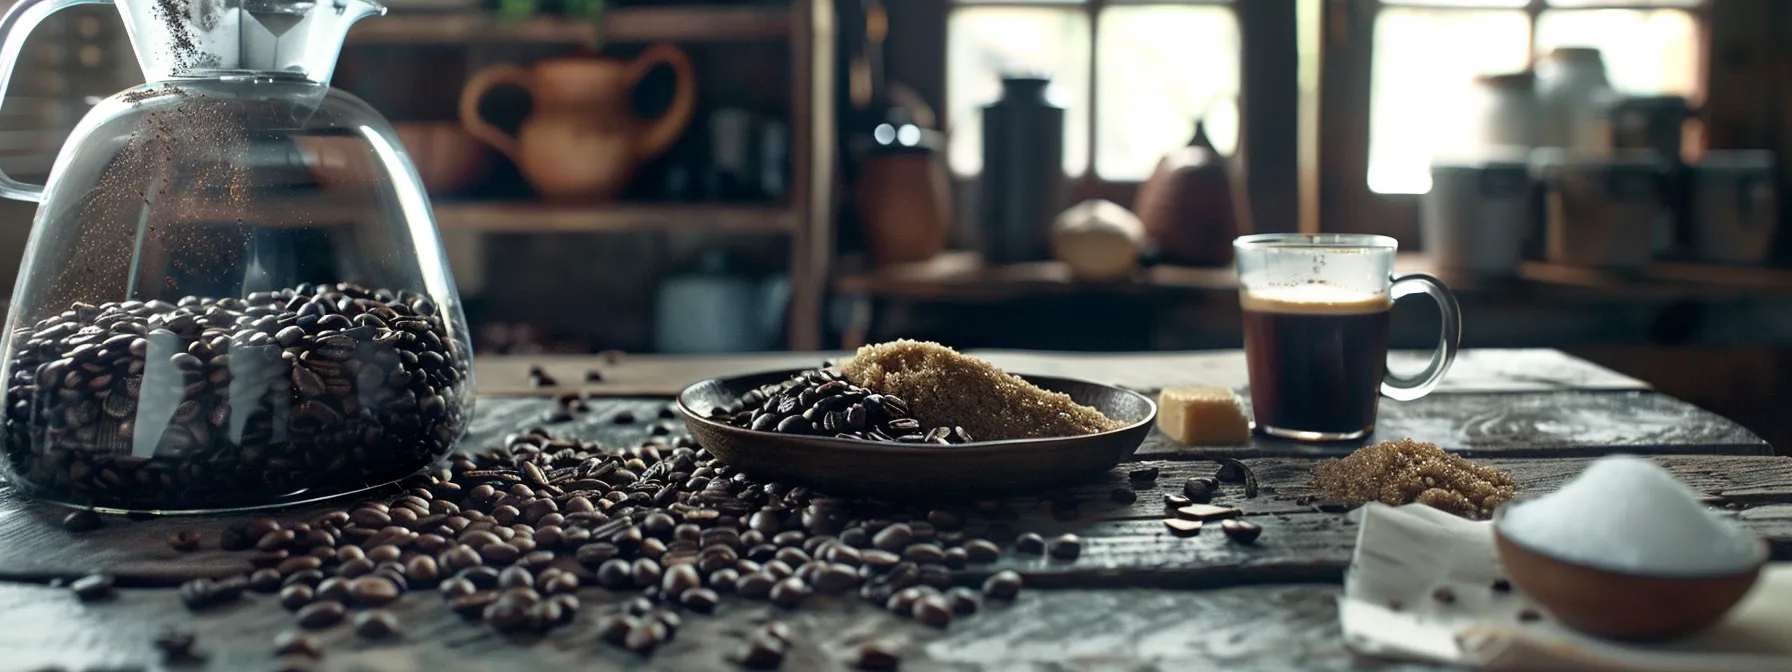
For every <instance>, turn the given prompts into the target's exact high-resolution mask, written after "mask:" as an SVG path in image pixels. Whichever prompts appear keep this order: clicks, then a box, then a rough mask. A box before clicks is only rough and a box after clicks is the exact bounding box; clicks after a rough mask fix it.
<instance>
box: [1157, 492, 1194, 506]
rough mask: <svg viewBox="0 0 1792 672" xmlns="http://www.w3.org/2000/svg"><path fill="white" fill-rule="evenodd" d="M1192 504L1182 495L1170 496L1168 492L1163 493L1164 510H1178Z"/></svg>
mask: <svg viewBox="0 0 1792 672" xmlns="http://www.w3.org/2000/svg"><path fill="white" fill-rule="evenodd" d="M1193 503H1194V501H1193V500H1190V499H1189V498H1187V497H1184V496H1182V495H1177V494H1171V493H1168V492H1166V493H1164V508H1166V509H1172V510H1174V509H1179V508H1182V507H1184V506H1188V505H1190V504H1193Z"/></svg>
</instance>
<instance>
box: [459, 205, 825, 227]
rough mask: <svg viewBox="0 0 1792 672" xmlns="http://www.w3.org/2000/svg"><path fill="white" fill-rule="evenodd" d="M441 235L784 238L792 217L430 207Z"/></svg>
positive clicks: (739, 209) (654, 209)
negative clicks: (715, 234) (449, 232)
mask: <svg viewBox="0 0 1792 672" xmlns="http://www.w3.org/2000/svg"><path fill="white" fill-rule="evenodd" d="M434 207H435V214H436V225H437V226H439V227H441V228H442V229H443V230H460V231H488V232H494V233H551V232H628V231H707V232H720V233H784V232H790V231H794V230H795V229H796V223H797V218H796V214H795V213H794V212H792V211H791V209H790V208H787V207H784V206H780V205H684V204H670V203H668V204H614V205H554V204H549V203H504V202H455V201H437V202H435V203H434Z"/></svg>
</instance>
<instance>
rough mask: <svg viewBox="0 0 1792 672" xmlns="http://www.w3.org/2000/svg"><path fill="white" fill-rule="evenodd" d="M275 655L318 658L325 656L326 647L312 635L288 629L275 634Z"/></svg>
mask: <svg viewBox="0 0 1792 672" xmlns="http://www.w3.org/2000/svg"><path fill="white" fill-rule="evenodd" d="M274 655H277V656H300V657H304V658H311V659H317V658H322V657H324V648H323V646H322V645H320V644H318V643H317V640H315V639H312V638H311V636H310V635H306V634H305V633H302V632H299V631H297V630H286V631H283V632H281V633H280V634H278V635H275V636H274Z"/></svg>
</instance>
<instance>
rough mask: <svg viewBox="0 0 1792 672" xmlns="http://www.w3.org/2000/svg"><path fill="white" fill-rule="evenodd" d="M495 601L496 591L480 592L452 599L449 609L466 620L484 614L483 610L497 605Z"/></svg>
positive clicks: (496, 597) (496, 598)
mask: <svg viewBox="0 0 1792 672" xmlns="http://www.w3.org/2000/svg"><path fill="white" fill-rule="evenodd" d="M497 601H498V592H497V591H495V590H481V591H479V592H476V593H470V594H467V595H462V596H460V597H456V598H454V599H453V600H451V601H450V602H449V608H451V609H453V610H454V613H457V614H460V615H462V616H465V617H467V618H473V617H476V616H480V615H482V614H484V613H485V610H486V609H488V608H490V607H491V606H492V605H493V604H495V603H497Z"/></svg>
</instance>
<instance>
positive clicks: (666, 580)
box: [660, 565, 703, 600]
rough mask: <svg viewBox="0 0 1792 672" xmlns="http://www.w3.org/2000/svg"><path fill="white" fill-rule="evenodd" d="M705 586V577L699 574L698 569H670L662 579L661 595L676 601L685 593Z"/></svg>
mask: <svg viewBox="0 0 1792 672" xmlns="http://www.w3.org/2000/svg"><path fill="white" fill-rule="evenodd" d="M702 585H703V577H702V576H699V575H698V574H697V568H695V567H692V566H690V565H675V566H672V567H668V568H667V569H666V571H665V573H664V574H663V575H662V576H661V577H660V594H661V595H663V596H665V597H666V599H671V600H676V599H678V597H679V596H680V595H683V594H684V591H687V590H690V589H692V588H697V587H700V586H702Z"/></svg>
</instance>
